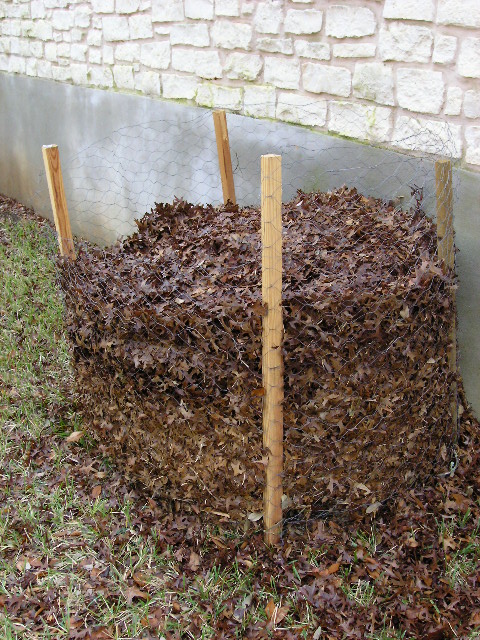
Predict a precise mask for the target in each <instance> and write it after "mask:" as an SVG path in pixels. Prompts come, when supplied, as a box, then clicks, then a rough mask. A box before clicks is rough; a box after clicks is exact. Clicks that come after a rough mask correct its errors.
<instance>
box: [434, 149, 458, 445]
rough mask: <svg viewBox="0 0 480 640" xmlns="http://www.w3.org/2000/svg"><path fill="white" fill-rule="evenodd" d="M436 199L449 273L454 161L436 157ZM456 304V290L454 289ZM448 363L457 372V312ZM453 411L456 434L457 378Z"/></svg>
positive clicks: (441, 246)
mask: <svg viewBox="0 0 480 640" xmlns="http://www.w3.org/2000/svg"><path fill="white" fill-rule="evenodd" d="M435 182H436V196H437V197H436V202H437V249H438V259H439V260H440V261H441V262H442V263H443V269H444V270H445V271H446V272H449V271H450V272H452V273H455V241H454V230H453V188H452V162H451V161H450V160H437V162H435ZM452 298H453V305H454V308H455V307H456V305H455V292H452ZM449 342H450V344H449V348H448V364H449V368H450V371H451V373H452V374H454V375H456V373H457V329H456V317H455V313H454V316H453V320H452V326H451V328H450V335H449ZM450 392H451V395H452V400H451V413H452V419H453V423H454V433H455V435H457V431H458V402H457V382H456V380H454V382H453V384H452V389H451V390H450Z"/></svg>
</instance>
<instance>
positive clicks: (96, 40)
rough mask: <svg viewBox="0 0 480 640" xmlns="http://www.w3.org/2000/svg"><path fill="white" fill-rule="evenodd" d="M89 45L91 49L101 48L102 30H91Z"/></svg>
mask: <svg viewBox="0 0 480 640" xmlns="http://www.w3.org/2000/svg"><path fill="white" fill-rule="evenodd" d="M87 44H88V46H89V47H99V46H100V45H101V44H102V31H101V29H89V31H88V33H87Z"/></svg>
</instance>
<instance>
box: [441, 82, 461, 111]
mask: <svg viewBox="0 0 480 640" xmlns="http://www.w3.org/2000/svg"><path fill="white" fill-rule="evenodd" d="M462 102H463V90H462V89H461V88H460V87H448V89H447V97H446V98H445V115H446V116H458V115H460V113H461V111H462Z"/></svg>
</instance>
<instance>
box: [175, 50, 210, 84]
mask: <svg viewBox="0 0 480 640" xmlns="http://www.w3.org/2000/svg"><path fill="white" fill-rule="evenodd" d="M172 68H173V69H175V70H176V71H185V72H186V73H195V74H196V75H197V76H200V78H205V79H207V80H210V79H214V78H221V77H222V65H221V64H220V56H219V55H218V51H202V50H201V49H200V50H198V51H195V52H194V55H193V54H192V50H191V49H179V48H176V47H174V48H173V50H172Z"/></svg>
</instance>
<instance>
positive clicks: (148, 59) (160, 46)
mask: <svg viewBox="0 0 480 640" xmlns="http://www.w3.org/2000/svg"><path fill="white" fill-rule="evenodd" d="M140 62H141V63H142V64H143V65H145V66H146V67H150V68H151V69H167V68H168V66H169V64H170V43H169V42H165V41H164V42H147V43H145V44H142V45H141V48H140Z"/></svg>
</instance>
